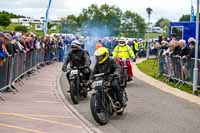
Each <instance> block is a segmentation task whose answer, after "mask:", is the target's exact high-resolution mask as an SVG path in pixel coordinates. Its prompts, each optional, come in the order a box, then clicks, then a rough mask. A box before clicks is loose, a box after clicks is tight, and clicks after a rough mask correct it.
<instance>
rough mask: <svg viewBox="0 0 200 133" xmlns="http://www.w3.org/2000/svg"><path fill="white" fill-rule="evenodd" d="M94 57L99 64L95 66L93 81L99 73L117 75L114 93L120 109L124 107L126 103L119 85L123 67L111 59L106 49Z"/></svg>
mask: <svg viewBox="0 0 200 133" xmlns="http://www.w3.org/2000/svg"><path fill="white" fill-rule="evenodd" d="M94 55H95V56H96V60H97V62H96V64H95V66H94V70H93V73H92V76H91V79H92V80H94V75H95V74H99V73H104V74H105V75H109V74H116V75H117V77H118V78H113V79H112V81H111V86H112V91H113V92H114V93H115V94H116V96H117V100H116V101H115V104H116V105H117V106H118V107H122V106H123V105H124V104H125V103H124V101H123V90H121V88H120V83H119V78H120V73H121V67H120V66H119V65H118V64H117V63H116V62H115V61H114V60H113V59H112V58H109V51H108V49H106V48H105V47H101V48H98V49H97V50H96V51H95V53H94Z"/></svg>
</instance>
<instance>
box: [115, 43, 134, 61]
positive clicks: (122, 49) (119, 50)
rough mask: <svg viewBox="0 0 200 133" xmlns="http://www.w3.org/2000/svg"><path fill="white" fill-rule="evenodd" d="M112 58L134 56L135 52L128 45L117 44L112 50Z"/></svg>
mask: <svg viewBox="0 0 200 133" xmlns="http://www.w3.org/2000/svg"><path fill="white" fill-rule="evenodd" d="M112 54H113V58H135V54H134V53H133V50H132V49H131V47H130V46H129V45H127V44H126V45H124V46H119V45H117V46H116V47H115V49H114V50H113V52H112Z"/></svg>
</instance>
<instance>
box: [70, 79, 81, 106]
mask: <svg viewBox="0 0 200 133" xmlns="http://www.w3.org/2000/svg"><path fill="white" fill-rule="evenodd" d="M69 85H70V96H71V99H72V102H73V103H74V104H78V103H79V101H80V93H79V90H78V89H77V88H76V85H75V83H74V82H73V81H70V82H69Z"/></svg>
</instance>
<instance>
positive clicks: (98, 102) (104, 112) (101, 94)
mask: <svg viewBox="0 0 200 133" xmlns="http://www.w3.org/2000/svg"><path fill="white" fill-rule="evenodd" d="M94 77H95V80H94V82H93V85H92V86H93V88H94V90H95V93H93V94H92V96H91V100H90V109H91V112H92V115H93V117H94V119H95V121H96V122H97V123H99V124H100V125H105V124H107V123H108V121H109V119H110V117H111V116H112V115H113V114H114V113H116V114H117V115H122V114H123V112H124V109H125V108H126V105H127V101H128V97H127V94H126V92H125V88H124V87H121V89H123V90H122V91H123V100H124V103H125V105H123V106H121V107H119V106H117V105H115V104H114V101H116V99H117V97H116V94H115V93H114V92H113V91H112V90H111V89H112V88H111V80H112V79H113V78H118V77H116V75H115V74H110V75H104V73H101V74H96V75H94Z"/></svg>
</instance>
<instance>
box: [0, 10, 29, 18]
mask: <svg viewBox="0 0 200 133" xmlns="http://www.w3.org/2000/svg"><path fill="white" fill-rule="evenodd" d="M0 14H4V15H6V16H9V17H10V18H25V16H22V15H16V14H13V13H9V12H6V11H1V12H0Z"/></svg>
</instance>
